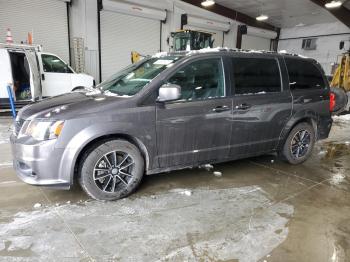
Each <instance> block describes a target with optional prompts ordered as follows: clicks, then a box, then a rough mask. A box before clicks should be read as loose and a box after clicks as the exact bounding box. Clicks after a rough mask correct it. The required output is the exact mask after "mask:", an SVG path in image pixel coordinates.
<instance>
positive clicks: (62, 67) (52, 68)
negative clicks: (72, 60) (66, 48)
mask: <svg viewBox="0 0 350 262" xmlns="http://www.w3.org/2000/svg"><path fill="white" fill-rule="evenodd" d="M41 59H42V61H43V68H44V72H51V73H72V71H71V70H70V69H69V67H68V66H67V65H66V63H65V62H63V61H62V60H61V59H59V58H58V57H57V56H53V55H41Z"/></svg>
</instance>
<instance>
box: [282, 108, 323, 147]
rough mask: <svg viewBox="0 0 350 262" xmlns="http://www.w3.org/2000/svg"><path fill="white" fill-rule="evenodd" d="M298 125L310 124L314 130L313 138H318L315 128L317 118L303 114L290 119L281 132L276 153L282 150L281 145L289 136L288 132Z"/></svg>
mask: <svg viewBox="0 0 350 262" xmlns="http://www.w3.org/2000/svg"><path fill="white" fill-rule="evenodd" d="M300 123H308V124H310V125H311V126H312V127H313V129H314V130H315V136H316V140H317V136H318V127H317V116H316V115H315V114H305V115H301V116H299V117H292V118H291V119H290V120H289V121H288V123H287V124H286V126H285V128H284V129H283V131H282V132H281V135H280V139H279V143H278V146H277V151H279V150H281V149H282V148H283V145H284V143H285V141H286V139H287V137H288V135H289V134H290V132H291V131H292V130H293V128H294V127H295V126H296V125H298V124H300Z"/></svg>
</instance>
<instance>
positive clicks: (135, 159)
mask: <svg viewBox="0 0 350 262" xmlns="http://www.w3.org/2000/svg"><path fill="white" fill-rule="evenodd" d="M143 173H144V160H143V157H142V155H141V153H140V151H139V149H138V148H137V147H136V146H135V145H134V144H132V143H130V142H128V141H125V140H119V139H117V140H110V141H105V142H101V143H99V144H96V145H95V146H94V147H93V148H90V150H88V151H87V152H86V153H85V154H84V155H83V157H82V159H81V161H80V165H79V183H80V185H81V187H82V189H83V190H84V191H85V192H86V193H87V194H88V195H89V196H91V197H92V198H94V199H97V200H117V199H120V198H123V197H126V196H128V195H130V194H131V193H132V192H134V191H135V189H136V188H137V186H138V185H139V184H140V182H141V179H142V176H143Z"/></svg>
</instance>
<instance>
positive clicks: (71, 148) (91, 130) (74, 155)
mask: <svg viewBox="0 0 350 262" xmlns="http://www.w3.org/2000/svg"><path fill="white" fill-rule="evenodd" d="M130 130H138V128H137V127H135V126H134V124H132V123H120V122H118V123H116V122H105V123H103V125H102V124H101V123H97V124H93V125H90V126H88V127H86V128H84V129H82V130H81V131H80V132H78V133H77V134H75V135H74V136H73V137H72V139H71V140H70V141H69V142H68V144H67V145H66V148H65V150H64V153H63V156H62V159H61V163H60V172H59V175H60V177H64V178H66V179H67V180H69V181H70V184H71V185H72V184H73V178H74V168H75V165H76V162H77V160H78V157H79V155H80V153H81V152H82V150H83V149H84V148H85V147H86V146H87V145H88V144H89V143H90V142H92V141H94V140H96V139H98V138H101V137H104V136H109V135H127V136H129V137H132V138H133V139H135V141H137V142H138V143H142V147H143V148H145V149H146V150H147V159H152V158H150V157H149V156H148V154H149V153H148V152H150V151H152V150H149V149H148V148H147V145H148V144H149V143H147V142H149V141H148V140H150V139H151V137H152V136H151V135H143V136H138V134H137V133H130ZM146 133H147V132H146ZM145 140H146V143H145Z"/></svg>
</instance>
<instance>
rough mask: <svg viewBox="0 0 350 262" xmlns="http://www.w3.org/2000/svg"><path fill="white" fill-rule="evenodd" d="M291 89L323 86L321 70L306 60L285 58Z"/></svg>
mask: <svg viewBox="0 0 350 262" xmlns="http://www.w3.org/2000/svg"><path fill="white" fill-rule="evenodd" d="M285 61H286V65H287V69H288V74H289V82H290V87H291V89H319V88H325V83H324V81H323V78H322V74H321V71H320V70H318V68H317V67H316V66H315V65H314V64H312V63H311V62H309V61H307V60H302V59H293V58H285Z"/></svg>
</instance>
